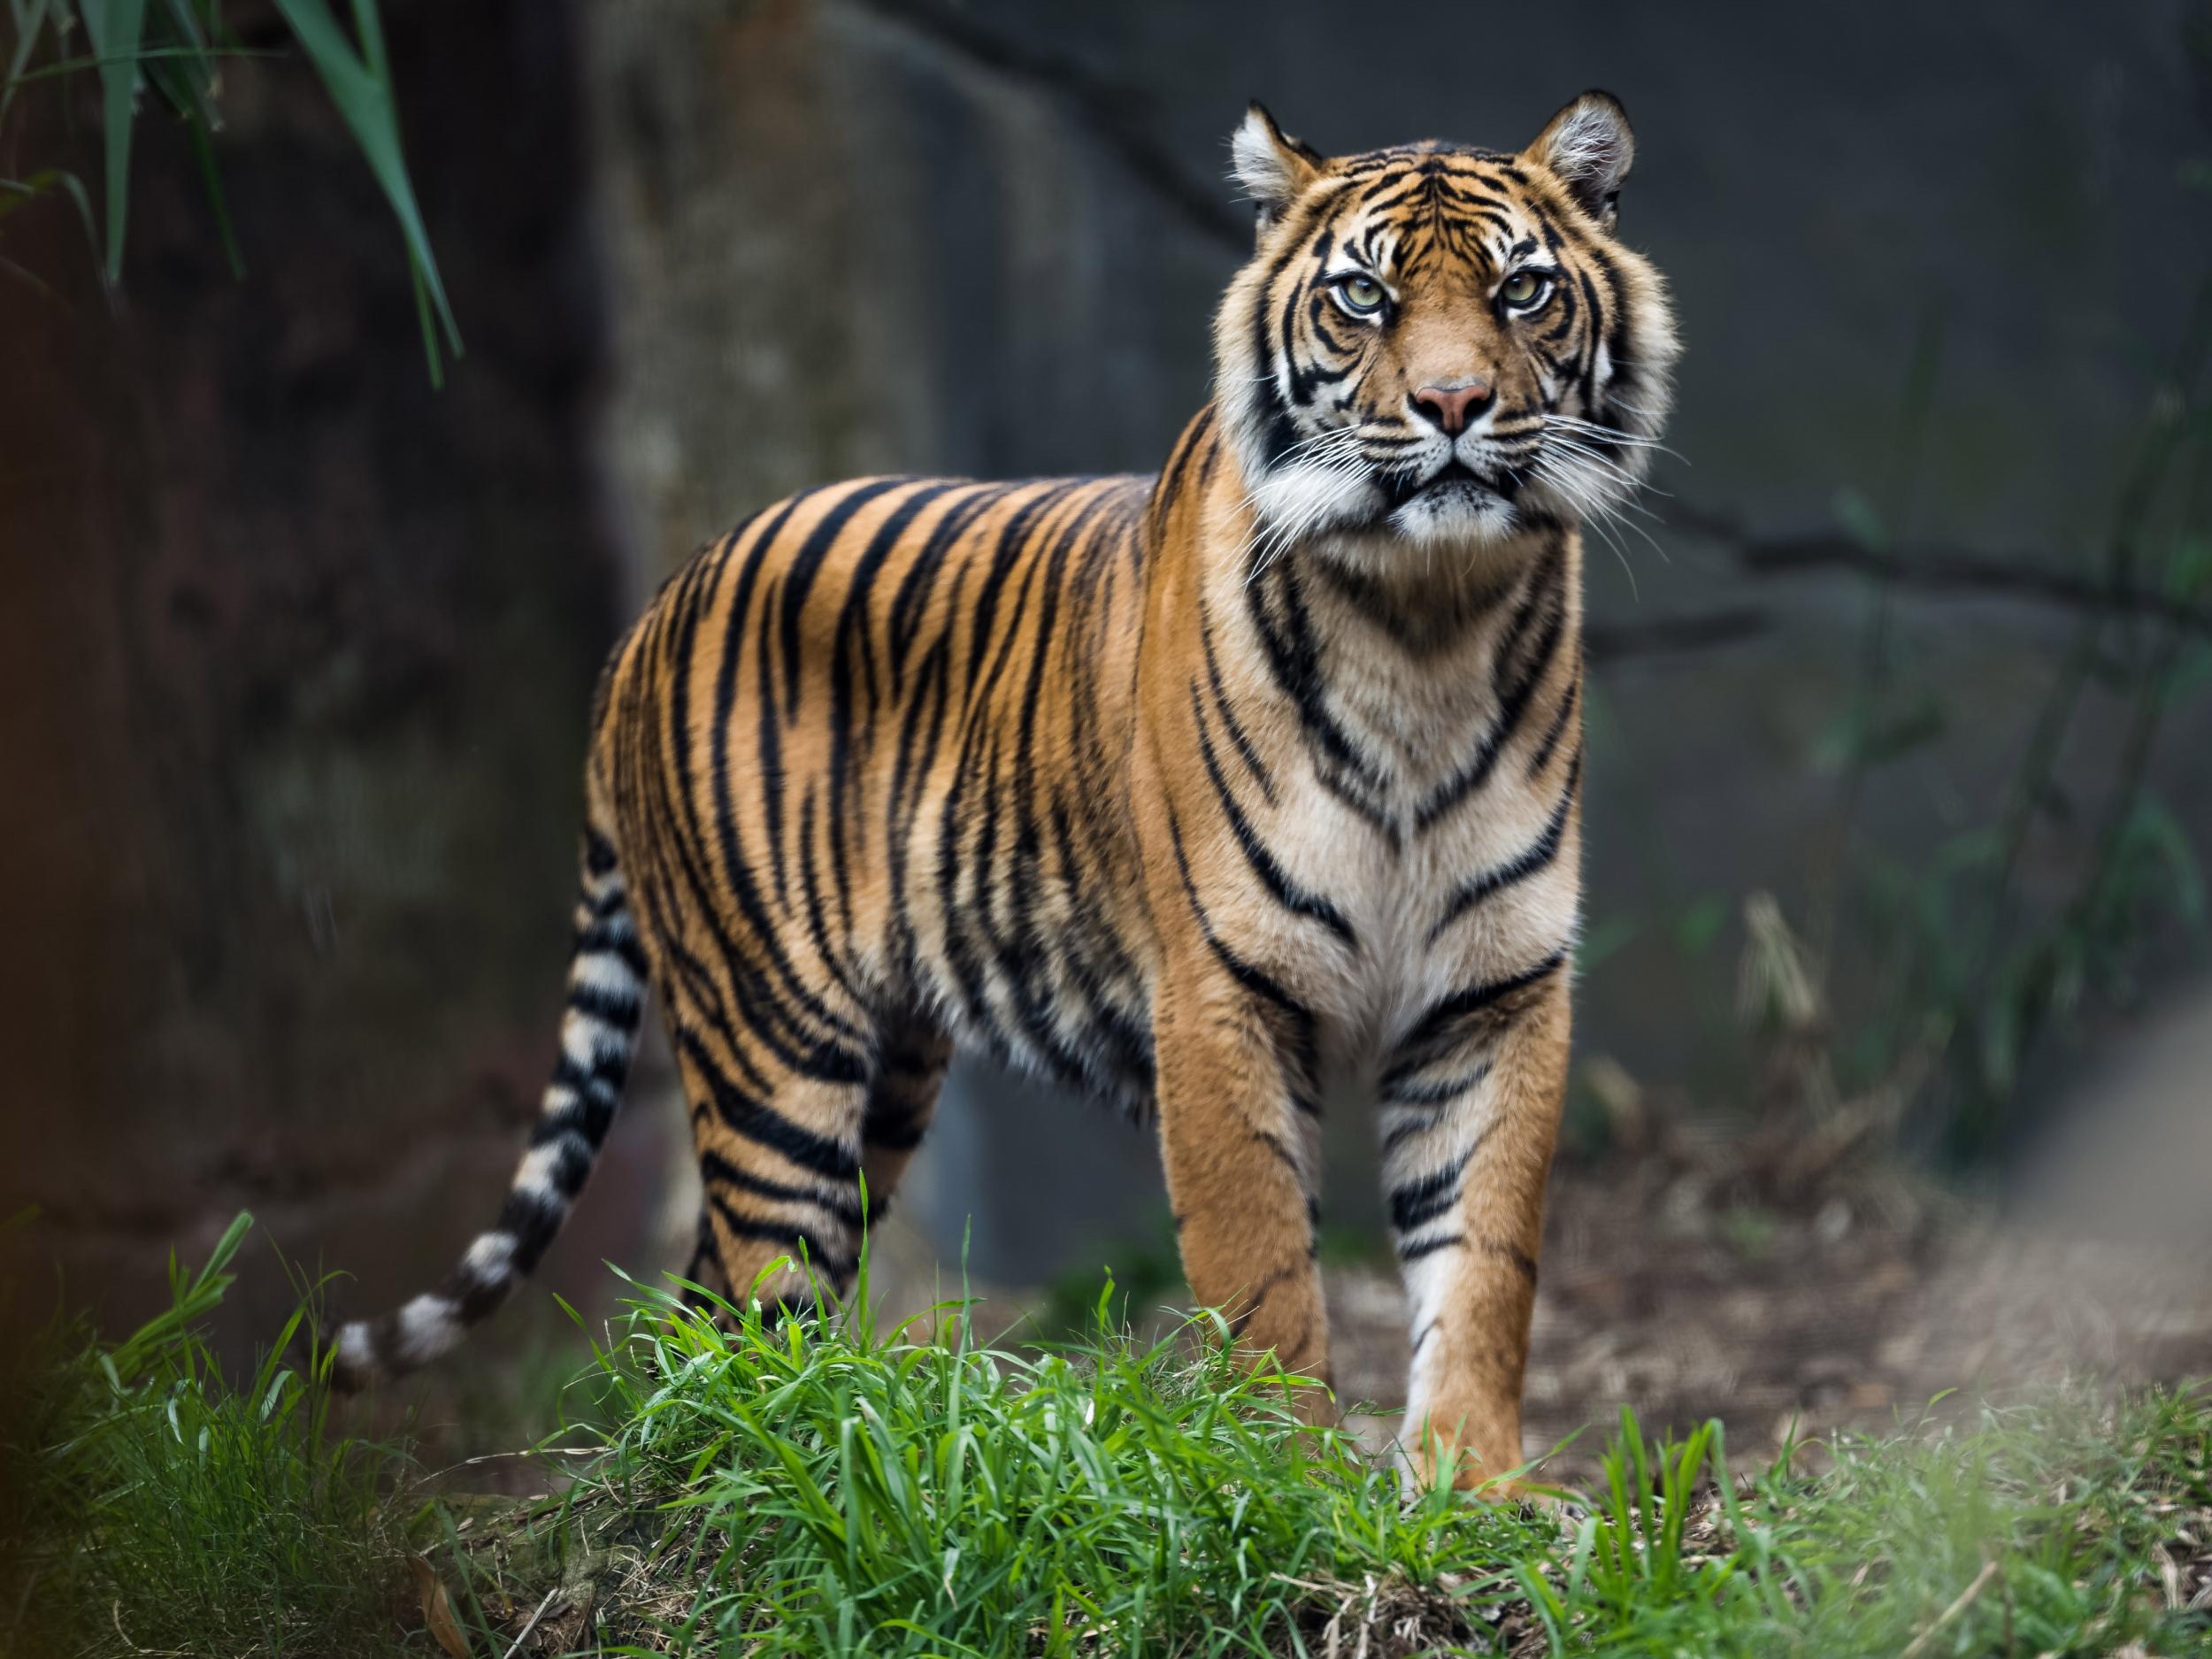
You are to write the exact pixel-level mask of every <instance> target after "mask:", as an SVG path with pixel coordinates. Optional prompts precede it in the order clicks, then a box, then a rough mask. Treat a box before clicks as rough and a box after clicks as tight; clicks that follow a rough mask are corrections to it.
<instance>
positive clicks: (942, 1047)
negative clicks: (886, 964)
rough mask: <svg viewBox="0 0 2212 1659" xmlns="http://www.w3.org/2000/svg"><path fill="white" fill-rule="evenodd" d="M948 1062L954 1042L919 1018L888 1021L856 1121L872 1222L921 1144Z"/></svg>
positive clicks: (879, 1216)
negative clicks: (864, 1107) (863, 1106)
mask: <svg viewBox="0 0 2212 1659" xmlns="http://www.w3.org/2000/svg"><path fill="white" fill-rule="evenodd" d="M950 1064H952V1040H951V1039H950V1038H949V1037H948V1036H946V1035H945V1034H944V1033H942V1032H941V1031H938V1030H936V1029H934V1028H933V1027H932V1026H930V1025H926V1024H925V1023H924V1022H922V1021H921V1020H920V1019H919V1018H906V1019H900V1020H895V1021H891V1022H887V1024H886V1026H885V1029H884V1041H883V1045H882V1048H881V1050H880V1051H879V1054H878V1056H877V1059H876V1068H875V1078H874V1080H873V1081H872V1083H871V1085H870V1086H869V1089H868V1106H867V1110H866V1112H865V1113H864V1116H863V1117H862V1119H861V1125H860V1168H861V1172H862V1174H863V1175H864V1178H865V1179H866V1181H867V1194H866V1202H867V1211H868V1220H869V1221H870V1222H871V1223H873V1222H877V1221H880V1220H881V1219H882V1218H883V1217H884V1214H885V1212H886V1211H887V1210H889V1208H890V1205H891V1195H892V1194H894V1193H895V1192H896V1191H897V1190H898V1186H899V1182H900V1181H901V1180H902V1179H903V1178H904V1177H905V1174H906V1166H907V1165H908V1164H910V1163H911V1162H912V1161H913V1158H914V1153H915V1149H916V1148H918V1147H919V1146H920V1145H921V1144H922V1136H923V1135H924V1134H925V1133H927V1132H928V1129H929V1125H930V1120H931V1119H932V1118H934V1117H935V1116H936V1115H937V1100H938V1097H939V1095H941V1094H942V1093H943V1092H944V1087H945V1071H946V1068H947V1067H949V1065H950Z"/></svg>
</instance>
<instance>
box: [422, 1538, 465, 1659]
mask: <svg viewBox="0 0 2212 1659" xmlns="http://www.w3.org/2000/svg"><path fill="white" fill-rule="evenodd" d="M407 1564H408V1565H409V1566H410V1567H411V1568H412V1569H413V1570H414V1574H415V1593H416V1594H417V1595H419V1597H420V1598H421V1600H422V1622H423V1624H424V1626H425V1628H426V1629H427V1630H428V1631H429V1632H430V1640H433V1641H434V1642H436V1643H437V1644H438V1646H439V1647H442V1648H444V1649H445V1650H446V1652H447V1653H449V1654H450V1655H452V1656H453V1659H469V1642H468V1638H467V1637H466V1636H464V1635H463V1634H462V1633H461V1621H460V1620H459V1619H457V1618H456V1617H453V1598H452V1597H451V1596H449V1595H448V1594H446V1593H445V1586H444V1584H443V1583H442V1582H441V1581H440V1579H439V1578H438V1572H437V1569H436V1568H434V1567H433V1566H432V1565H431V1564H430V1558H429V1557H428V1556H427V1555H410V1556H409V1557H408V1558H407Z"/></svg>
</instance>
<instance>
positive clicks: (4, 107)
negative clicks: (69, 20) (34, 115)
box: [0, 0, 50, 117]
mask: <svg viewBox="0 0 2212 1659" xmlns="http://www.w3.org/2000/svg"><path fill="white" fill-rule="evenodd" d="M49 5H50V0H18V3H17V4H16V7H15V55H14V56H13V57H12V58H9V59H8V84H7V85H6V86H4V87H0V117H4V116H5V115H6V114H7V112H8V105H10V104H12V103H14V102H15V88H16V83H17V82H18V81H20V80H22V78H23V71H24V68H25V66H26V65H28V64H29V63H30V61H31V53H32V52H33V51H34V50H36V48H37V46H38V37H39V35H41V34H42V33H43V32H44V31H45V28H46V12H47V10H48V7H49Z"/></svg>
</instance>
